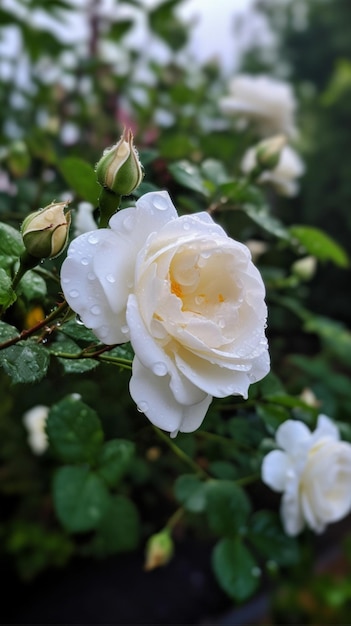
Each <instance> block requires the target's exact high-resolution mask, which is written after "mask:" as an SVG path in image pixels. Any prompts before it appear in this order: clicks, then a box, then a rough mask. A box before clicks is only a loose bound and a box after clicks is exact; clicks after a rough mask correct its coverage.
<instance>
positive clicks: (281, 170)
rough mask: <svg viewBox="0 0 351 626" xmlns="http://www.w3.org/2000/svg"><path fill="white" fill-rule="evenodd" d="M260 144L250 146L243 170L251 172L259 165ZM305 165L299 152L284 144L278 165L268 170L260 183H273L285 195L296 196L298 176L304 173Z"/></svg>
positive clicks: (242, 166)
mask: <svg viewBox="0 0 351 626" xmlns="http://www.w3.org/2000/svg"><path fill="white" fill-rule="evenodd" d="M259 146H260V144H258V145H257V146H255V147H253V148H249V149H248V150H247V151H246V153H245V154H244V158H243V160H242V162H241V170H242V171H243V172H244V173H245V174H249V173H250V172H251V171H252V170H253V169H254V168H255V167H256V165H257V149H259ZM304 170H305V166H304V163H303V161H302V159H301V158H300V157H299V155H298V154H297V152H296V151H295V150H294V149H293V148H291V147H290V146H284V147H283V149H282V151H281V153H280V157H279V162H278V165H277V166H276V167H275V168H274V169H272V170H266V171H264V172H262V174H261V175H260V176H259V178H258V182H259V183H271V184H272V185H273V186H274V187H275V189H276V190H277V192H278V193H280V194H281V195H283V196H295V195H296V194H297V193H298V190H299V185H298V182H297V180H296V179H297V178H299V177H300V176H302V174H303V173H304Z"/></svg>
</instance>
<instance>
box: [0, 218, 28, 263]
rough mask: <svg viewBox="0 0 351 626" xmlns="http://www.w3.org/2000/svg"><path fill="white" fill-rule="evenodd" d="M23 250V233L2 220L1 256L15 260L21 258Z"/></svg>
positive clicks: (0, 231) (0, 234)
mask: <svg viewBox="0 0 351 626" xmlns="http://www.w3.org/2000/svg"><path fill="white" fill-rule="evenodd" d="M23 250H24V245H23V239H22V235H21V233H20V232H19V231H18V230H16V229H15V228H12V226H9V225H8V224H3V223H2V222H0V256H4V257H7V258H8V259H11V261H12V262H13V261H15V260H17V259H18V258H19V256H20V255H21V254H22V252H23Z"/></svg>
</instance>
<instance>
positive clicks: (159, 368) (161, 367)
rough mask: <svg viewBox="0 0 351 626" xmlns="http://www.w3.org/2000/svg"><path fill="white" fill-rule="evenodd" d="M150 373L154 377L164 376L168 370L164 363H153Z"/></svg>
mask: <svg viewBox="0 0 351 626" xmlns="http://www.w3.org/2000/svg"><path fill="white" fill-rule="evenodd" d="M152 371H153V373H154V374H155V376H166V374H167V372H168V368H167V365H166V363H163V362H162V361H159V362H158V363H154V365H153V366H152Z"/></svg>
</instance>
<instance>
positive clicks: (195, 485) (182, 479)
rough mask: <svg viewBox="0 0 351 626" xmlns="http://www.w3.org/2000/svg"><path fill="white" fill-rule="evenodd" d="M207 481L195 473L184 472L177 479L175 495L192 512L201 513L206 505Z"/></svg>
mask: <svg viewBox="0 0 351 626" xmlns="http://www.w3.org/2000/svg"><path fill="white" fill-rule="evenodd" d="M206 487H207V485H206V483H204V482H203V481H202V480H200V478H198V477H197V476H194V475H193V474H183V475H182V476H179V478H177V480H176V481H175V485H174V495H175V497H176V498H177V500H178V501H179V502H180V503H181V504H182V505H183V506H184V508H185V509H186V510H187V511H190V512H191V513H201V512H202V511H204V510H205V507H206Z"/></svg>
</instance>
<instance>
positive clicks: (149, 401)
mask: <svg viewBox="0 0 351 626" xmlns="http://www.w3.org/2000/svg"><path fill="white" fill-rule="evenodd" d="M129 389H130V394H131V396H132V398H133V400H134V402H136V404H137V406H138V407H139V410H141V411H142V412H143V413H145V415H146V416H147V417H148V419H149V420H150V421H151V422H152V423H153V424H154V425H155V426H158V427H159V428H162V429H163V430H166V431H168V432H171V433H175V434H176V433H177V432H178V431H179V430H180V431H181V432H191V431H192V430H195V429H196V428H198V427H199V426H200V424H201V422H202V420H203V419H204V417H205V415H206V412H207V409H208V407H209V405H210V403H211V399H212V398H211V397H206V398H205V399H204V400H203V401H202V402H200V403H198V404H196V405H193V406H191V407H189V406H187V407H186V406H183V405H181V404H180V403H179V402H177V401H176V399H175V397H174V395H173V393H172V391H171V389H170V386H169V377H168V376H165V377H162V378H159V377H157V376H155V375H154V374H153V373H152V371H150V370H149V369H147V368H145V367H144V366H143V365H142V364H141V363H140V361H139V360H138V359H137V358H135V359H134V361H133V375H132V378H131V380H130V385H129ZM174 436H175V435H174Z"/></svg>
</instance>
